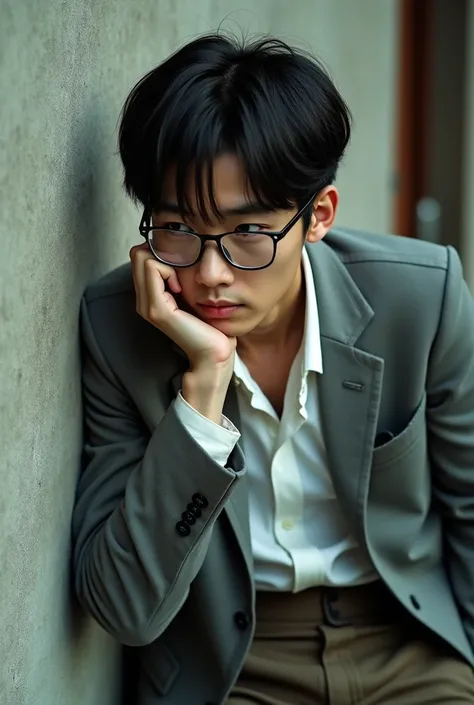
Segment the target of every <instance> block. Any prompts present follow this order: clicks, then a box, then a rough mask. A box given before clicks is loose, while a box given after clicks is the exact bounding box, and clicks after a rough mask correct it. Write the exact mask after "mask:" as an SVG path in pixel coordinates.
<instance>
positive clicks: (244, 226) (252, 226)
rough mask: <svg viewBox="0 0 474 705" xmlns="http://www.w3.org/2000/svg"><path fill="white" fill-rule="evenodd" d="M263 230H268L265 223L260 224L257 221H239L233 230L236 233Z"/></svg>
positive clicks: (259, 231)
mask: <svg viewBox="0 0 474 705" xmlns="http://www.w3.org/2000/svg"><path fill="white" fill-rule="evenodd" d="M265 230H268V227H267V226H266V225H262V224H259V223H241V224H240V225H238V226H237V227H236V229H235V232H237V233H261V232H263V231H265Z"/></svg>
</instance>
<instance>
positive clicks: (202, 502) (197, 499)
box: [192, 492, 209, 509]
mask: <svg viewBox="0 0 474 705" xmlns="http://www.w3.org/2000/svg"><path fill="white" fill-rule="evenodd" d="M192 500H193V502H194V504H195V505H196V506H197V507H199V509H205V508H206V507H208V506H209V502H208V500H207V497H205V496H204V495H203V494H202V492H196V494H193V496H192Z"/></svg>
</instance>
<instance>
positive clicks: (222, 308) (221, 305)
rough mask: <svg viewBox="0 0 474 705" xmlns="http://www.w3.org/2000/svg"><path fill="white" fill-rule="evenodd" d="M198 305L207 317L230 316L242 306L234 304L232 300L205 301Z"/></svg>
mask: <svg viewBox="0 0 474 705" xmlns="http://www.w3.org/2000/svg"><path fill="white" fill-rule="evenodd" d="M198 306H199V308H200V309H201V311H202V312H203V313H204V314H205V315H206V317H207V318H228V317H229V316H231V315H232V314H233V313H234V311H236V310H237V309H238V308H240V306H241V304H234V303H232V302H231V301H212V302H209V301H205V302H203V303H199V304H198Z"/></svg>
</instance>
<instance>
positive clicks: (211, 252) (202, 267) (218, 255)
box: [196, 242, 234, 289]
mask: <svg viewBox="0 0 474 705" xmlns="http://www.w3.org/2000/svg"><path fill="white" fill-rule="evenodd" d="M196 279H197V281H198V283H199V284H202V285H203V286H205V287H207V288H208V289H211V288H213V287H216V286H218V285H219V284H227V285H229V284H232V282H233V281H234V273H233V267H232V266H231V265H230V264H229V262H227V260H226V259H225V257H224V255H223V254H222V252H221V251H220V250H219V248H218V246H217V243H215V242H207V243H206V244H205V246H204V252H203V255H202V257H201V260H200V261H199V262H198V270H197V276H196Z"/></svg>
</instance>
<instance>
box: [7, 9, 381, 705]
mask: <svg viewBox="0 0 474 705" xmlns="http://www.w3.org/2000/svg"><path fill="white" fill-rule="evenodd" d="M354 6H355V3H354V2H352V1H348V2H341V0H331V3H329V2H324V1H319V2H316V1H313V2H311V1H310V0H300V1H299V2H298V3H296V5H295V3H287V2H284V1H283V0H282V1H281V2H280V1H279V0H258V1H253V2H252V1H251V0H199V1H196V0H136V1H133V2H132V1H131V0H130V1H129V2H114V1H113V0H94V1H93V0H77V1H76V2H73V1H72V0H71V1H68V0H63V1H61V0H48V1H46V0H0V72H1V73H0V96H1V100H0V144H1V158H0V199H1V204H0V206H1V207H0V233H1V240H0V243H1V249H0V448H1V456H0V457H1V460H0V478H1V491H0V595H1V599H0V624H1V630H0V704H1V705H79V704H80V705H107V703H110V705H115V704H116V703H118V693H117V690H118V677H117V672H118V663H119V662H118V649H117V648H116V647H115V646H114V645H113V644H112V643H111V641H110V640H109V639H108V637H107V636H106V635H105V634H104V633H103V632H102V631H101V630H100V629H99V628H97V627H96V626H95V625H94V624H92V623H91V622H90V621H88V620H86V619H84V618H83V617H81V615H80V613H78V612H77V610H75V609H73V607H72V605H71V600H70V591H69V566H68V560H69V522H70V516H71V508H72V503H73V498H74V487H75V483H76V478H77V471H78V467H79V457H80V444H81V421H80V419H81V411H80V388H79V356H78V346H77V312H78V303H79V298H80V295H81V293H82V291H83V289H84V287H85V285H86V284H87V282H89V281H91V280H92V279H94V278H96V277H97V276H98V275H99V274H101V273H102V272H104V271H105V270H107V269H109V268H111V267H112V266H115V265H116V264H118V263H120V262H122V261H124V260H125V259H126V258H127V253H128V248H129V246H130V245H131V244H132V243H133V242H136V241H137V240H138V238H137V234H136V229H137V224H138V218H139V214H138V213H137V212H136V211H135V210H134V208H133V207H132V206H131V205H130V204H128V203H127V201H126V200H125V197H124V195H123V194H122V192H121V187H120V179H121V172H120V168H119V163H118V159H117V156H116V154H115V151H116V144H115V141H116V126H117V118H118V114H119V110H120V107H121V104H122V102H123V99H124V97H125V95H126V93H127V91H128V90H129V88H130V87H131V86H132V84H133V83H134V82H135V80H136V79H137V78H138V77H139V76H140V75H142V74H143V73H144V72H145V71H146V70H147V69H149V68H150V67H151V66H152V65H154V64H156V63H157V62H158V61H160V60H161V59H162V58H164V57H165V56H166V55H167V54H168V53H169V52H170V51H171V50H173V49H174V48H176V46H177V45H178V44H180V43H181V42H182V41H183V40H185V39H187V38H191V37H192V36H193V35H195V34H196V33H199V32H202V31H205V30H206V29H209V28H215V27H216V26H217V25H218V24H219V22H221V21H222V20H223V19H225V18H227V19H226V26H227V27H229V28H232V27H241V28H243V29H244V30H250V31H273V32H276V33H279V34H281V35H282V36H284V37H285V38H288V39H292V40H296V39H297V38H298V37H300V38H302V39H303V40H304V41H306V42H309V43H311V44H312V45H313V48H314V49H315V50H316V51H318V52H319V51H320V50H322V52H321V53H322V54H323V56H324V58H325V59H326V60H327V61H328V63H330V64H332V68H333V72H334V75H335V77H336V79H337V81H338V83H339V84H340V86H341V88H342V89H343V92H345V94H346V97H347V99H348V101H349V103H352V107H353V109H354V112H355V115H356V132H355V136H354V143H353V151H352V152H350V153H349V155H348V159H347V166H346V167H345V170H346V171H345V174H344V175H343V177H342V178H341V188H342V187H343V188H344V190H345V191H347V204H346V205H345V206H344V207H343V213H344V221H345V222H353V223H354V224H358V225H364V226H367V227H372V228H383V227H388V225H389V208H388V206H387V196H386V191H387V178H388V172H389V168H388V166H387V160H388V156H387V155H388V153H389V147H390V139H391V138H390V134H391V130H392V125H391V121H390V116H389V111H390V105H391V104H390V100H391V98H390V95H391V91H390V90H389V89H387V86H390V81H392V77H393V61H394V59H393V51H392V48H393V36H394V29H393V26H392V20H393V17H392V1H390V2H388V1H387V2H385V3H380V2H379V0H376V1H375V0H372V1H371V2H370V1H369V0H359V2H358V3H357V7H358V10H357V11H355V10H354V9H353V8H354ZM382 7H383V8H384V9H380V8H382ZM347 13H349V14H347ZM374 13H375V15H374ZM313 30H314V32H313ZM364 38H365V39H364ZM359 60H360V61H359ZM374 62H375V63H374ZM366 71H374V79H373V82H372V81H371V80H370V79H369V78H368V77H367V74H366ZM380 91H383V92H384V95H385V96H386V97H387V100H388V101H389V103H388V104H387V105H381V103H380V100H379V94H380ZM374 140H375V141H377V142H378V144H376V145H374ZM387 140H388V141H387ZM386 142H387V143H386ZM380 143H383V145H382V146H381V144H380ZM361 175H362V176H363V177H364V179H366V185H368V188H369V191H370V194H369V196H370V198H369V197H366V195H365V188H364V187H363V184H362V183H361V182H360V178H361ZM353 179H354V182H353V186H354V192H352V191H351V189H352V187H351V184H350V182H351V181H352V180H353ZM371 204H372V206H373V207H371Z"/></svg>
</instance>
